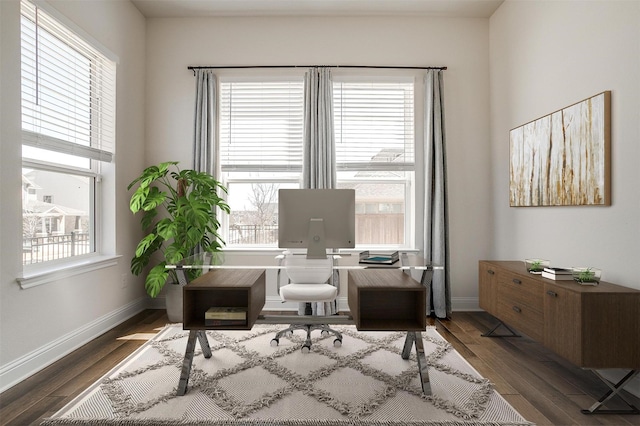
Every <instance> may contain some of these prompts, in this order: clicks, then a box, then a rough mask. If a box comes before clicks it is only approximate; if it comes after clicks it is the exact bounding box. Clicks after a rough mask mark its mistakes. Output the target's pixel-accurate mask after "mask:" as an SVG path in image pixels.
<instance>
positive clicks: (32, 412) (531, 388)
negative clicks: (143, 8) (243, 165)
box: [0, 310, 640, 426]
mask: <svg viewBox="0 0 640 426" xmlns="http://www.w3.org/2000/svg"><path fill="white" fill-rule="evenodd" d="M167 322H168V321H167V318H166V316H165V313H164V311H161V310H147V311H144V312H142V313H140V314H139V315H137V316H135V317H134V318H131V319H130V320H128V321H126V322H125V323H123V324H121V325H119V326H118V327H116V328H114V329H113V330H111V331H109V332H107V333H105V334H104V335H102V336H100V337H98V338H96V339H95V340H93V341H92V342H90V343H88V344H87V345H85V346H83V347H81V348H80V349H78V350H76V351H75V352H73V353H71V354H70V355H68V356H66V357H65V358H63V359H61V360H59V361H58V362H56V363H54V364H52V365H51V366H49V367H47V368H46V369H44V370H43V371H41V372H39V373H37V374H36V375H34V376H32V377H30V378H28V379H27V380H25V381H23V382H22V383H20V384H18V385H16V386H14V387H12V388H11V389H8V390H7V391H5V392H3V393H2V394H0V424H2V425H7V426H9V425H37V424H39V423H40V421H41V420H42V419H43V418H44V417H48V416H51V415H52V414H53V413H55V412H56V411H57V410H59V409H60V408H62V407H63V406H64V405H65V404H66V403H67V402H69V401H70V400H71V399H73V398H74V397H75V396H76V395H78V394H79V393H80V392H81V391H82V390H84V389H85V388H87V387H88V386H89V385H91V384H92V383H93V382H95V381H96V380H97V379H98V378H100V377H101V376H102V375H103V374H105V373H106V372H107V371H109V370H110V369H111V368H113V367H114V366H115V365H117V364H118V363H119V362H120V361H121V360H123V359H124V358H125V357H126V356H127V355H129V354H130V353H132V352H133V351H134V350H135V349H136V348H138V347H139V346H141V345H142V344H143V343H144V342H145V341H146V339H145V336H144V335H142V336H139V337H140V338H136V336H135V334H137V333H155V332H157V329H158V328H160V327H163V326H164V325H165V324H166V323H167ZM430 323H431V324H433V325H435V326H436V327H437V330H438V331H439V332H440V334H441V335H442V336H443V337H445V338H446V339H447V340H448V341H449V342H450V343H451V344H452V345H453V346H454V348H455V349H456V350H457V351H458V352H460V354H462V356H463V357H464V358H465V359H466V360H467V361H468V362H469V363H470V364H471V365H473V366H474V368H476V370H478V372H479V373H480V374H482V375H483V376H484V377H486V378H488V379H490V380H491V381H492V382H493V383H494V384H495V388H496V390H497V391H498V392H499V393H500V394H501V395H502V396H503V397H504V398H505V399H506V400H507V401H508V402H509V403H510V404H511V405H512V406H513V407H514V408H516V409H517V410H518V411H519V412H520V413H521V414H522V415H523V416H524V417H525V418H526V419H527V420H529V421H531V422H534V423H536V424H539V425H601V424H602V425H634V424H635V425H638V424H640V416H638V415H602V414H599V415H591V416H586V415H584V414H581V413H580V409H581V408H588V407H590V406H591V405H592V404H593V403H594V402H595V400H597V399H598V398H599V397H600V396H601V395H602V394H604V393H605V392H606V391H607V390H608V388H607V387H606V385H604V384H603V383H601V382H600V380H598V379H597V378H596V377H595V375H594V374H593V373H591V372H590V371H585V370H582V369H579V368H577V367H575V366H573V365H571V364H570V363H568V362H566V361H564V360H563V359H561V358H559V357H557V356H556V355H554V354H553V353H551V352H550V351H548V350H546V349H545V348H544V347H542V346H541V345H540V344H538V343H536V342H534V341H532V340H530V339H528V338H526V337H519V338H514V337H509V338H487V337H481V336H480V335H481V333H483V332H485V331H487V330H488V329H489V328H491V327H492V326H493V325H494V324H495V323H496V322H495V319H494V318H493V317H491V316H490V315H488V314H486V313H483V312H455V313H454V314H453V316H452V318H451V319H450V320H446V321H439V320H438V321H436V320H433V319H430ZM126 336H129V338H125V339H123V337H126ZM631 398H632V399H633V400H634V403H636V404H638V405H636V406H640V403H639V402H638V399H637V398H634V397H631ZM610 408H624V407H623V406H622V405H620V406H617V405H613V406H612V407H610Z"/></svg>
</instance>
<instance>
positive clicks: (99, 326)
mask: <svg viewBox="0 0 640 426" xmlns="http://www.w3.org/2000/svg"><path fill="white" fill-rule="evenodd" d="M48 3H49V5H51V6H53V7H54V8H55V9H56V10H57V11H58V12H60V13H61V14H62V15H63V16H64V18H65V19H67V20H70V21H71V23H72V24H74V25H76V26H77V27H79V29H80V30H82V31H84V32H85V33H87V34H88V35H89V36H91V37H92V38H93V39H95V40H96V41H97V42H98V43H100V44H101V45H102V46H104V47H106V48H107V49H108V50H109V51H111V52H112V53H114V54H115V55H116V56H118V58H119V63H118V69H117V112H116V120H117V132H116V137H117V141H116V159H117V167H116V169H115V173H109V174H107V175H106V176H105V177H104V181H103V186H104V187H105V192H106V193H109V192H110V193H111V194H114V193H115V199H114V198H113V195H112V196H111V197H110V198H109V199H108V200H107V201H108V202H107V203H106V204H105V205H104V209H103V210H102V213H103V215H104V216H105V220H106V227H105V229H107V230H108V231H109V232H107V233H106V235H105V240H106V241H105V246H106V247H108V248H109V251H110V253H111V254H118V255H122V257H121V258H119V259H118V261H117V265H116V266H112V267H108V268H105V269H100V270H98V271H94V272H92V273H88V274H80V275H76V276H73V277H68V278H64V279H57V280H54V281H52V282H50V283H47V284H44V285H40V286H38V287H33V288H30V289H24V290H23V289H21V287H20V286H19V284H18V283H17V282H16V277H18V276H20V275H21V274H22V259H21V246H22V236H21V229H22V226H21V223H22V220H21V199H20V191H19V188H20V174H21V168H20V167H21V166H20V165H21V140H20V3H19V1H17V0H2V1H0V28H1V31H2V37H0V39H1V50H0V65H1V76H2V78H1V80H0V82H1V83H0V84H1V86H0V88H1V92H2V99H1V100H0V108H1V111H2V116H1V121H0V124H1V134H0V136H1V156H0V169H1V170H2V185H0V187H1V188H0V191H1V193H0V197H1V199H2V202H1V203H0V217H1V222H0V259H2V267H1V268H0V336H1V339H2V341H1V345H0V391H1V390H4V389H5V388H6V387H8V386H10V385H11V384H13V383H15V382H16V381H18V380H20V379H21V378H23V377H24V376H25V375H29V374H30V373H33V372H35V370H38V369H40V368H42V367H43V366H44V365H46V364H47V363H50V362H52V361H54V360H55V358H57V357H59V356H61V355H63V354H64V353H65V352H67V351H69V350H70V349H72V348H73V347H75V346H77V345H79V344H81V343H84V342H85V341H87V340H90V339H92V338H94V337H96V336H97V335H99V334H101V333H103V332H104V331H106V330H108V329H109V328H111V327H113V326H114V325H115V324H117V323H118V322H120V321H122V320H124V319H126V318H127V317H128V316H131V315H132V314H134V313H136V312H138V311H139V310H140V309H143V308H144V307H146V306H147V303H148V302H147V298H146V295H145V293H144V288H143V285H142V283H141V282H140V279H139V278H134V277H132V276H131V274H130V272H129V259H130V258H131V257H132V255H133V250H134V248H135V244H136V237H138V236H139V232H140V231H139V230H138V226H139V225H138V219H137V218H134V217H133V215H132V214H131V212H130V211H129V210H128V195H129V194H127V192H126V187H127V185H128V183H129V182H130V181H132V180H133V179H134V178H135V176H136V175H137V174H138V172H139V171H140V170H141V169H142V167H143V166H144V161H143V160H144V159H143V155H144V138H145V134H144V82H145V46H146V41H145V29H146V24H145V19H144V17H143V16H142V15H141V14H140V13H139V12H138V10H137V9H136V8H135V7H134V6H133V5H132V4H131V3H129V2H122V1H118V2H115V1H110V0H103V1H92V2H91V4H90V6H91V7H87V3H86V2H84V3H83V2H76V1H68V0H67V1H49V2H48ZM114 229H115V232H114ZM122 279H124V280H125V281H126V286H125V287H124V288H122V285H121V282H122Z"/></svg>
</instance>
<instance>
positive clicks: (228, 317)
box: [204, 306, 247, 326]
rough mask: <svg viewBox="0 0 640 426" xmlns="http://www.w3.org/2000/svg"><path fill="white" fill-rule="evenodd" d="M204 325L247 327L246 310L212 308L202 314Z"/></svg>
mask: <svg viewBox="0 0 640 426" xmlns="http://www.w3.org/2000/svg"><path fill="white" fill-rule="evenodd" d="M204 325H206V326H225V325H247V309H246V308H232V307H222V306H213V307H211V308H209V309H208V310H207V312H205V313H204Z"/></svg>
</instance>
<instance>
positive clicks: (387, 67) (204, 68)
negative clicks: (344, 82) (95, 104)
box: [187, 65, 447, 73]
mask: <svg viewBox="0 0 640 426" xmlns="http://www.w3.org/2000/svg"><path fill="white" fill-rule="evenodd" d="M316 67H328V68H383V69H400V70H446V69H447V67H402V66H386V65H221V66H192V67H187V68H188V69H190V70H192V71H193V72H194V73H195V70H213V69H247V68H316Z"/></svg>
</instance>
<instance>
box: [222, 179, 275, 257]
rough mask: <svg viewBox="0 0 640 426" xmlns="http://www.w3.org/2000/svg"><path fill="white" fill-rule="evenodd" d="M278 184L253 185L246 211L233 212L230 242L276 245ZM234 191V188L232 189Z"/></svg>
mask: <svg viewBox="0 0 640 426" xmlns="http://www.w3.org/2000/svg"><path fill="white" fill-rule="evenodd" d="M279 188H280V185H279V184H277V183H252V184H251V187H250V189H249V191H248V194H247V198H246V199H247V201H248V204H249V205H248V206H247V207H245V209H244V210H237V209H235V210H234V209H232V210H231V226H230V238H229V242H231V243H232V244H265V245H266V244H274V243H276V242H277V241H278V210H277V209H278V189H279ZM231 190H233V187H232V189H231Z"/></svg>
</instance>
